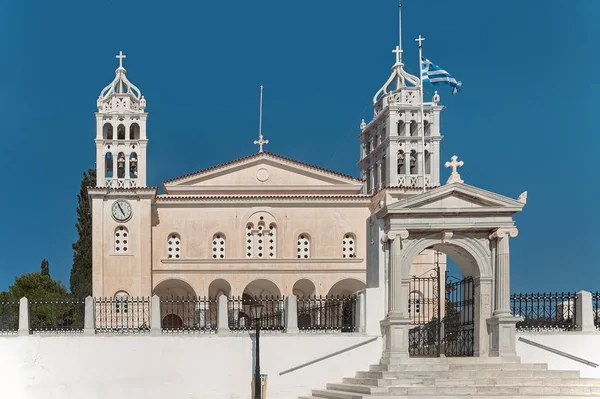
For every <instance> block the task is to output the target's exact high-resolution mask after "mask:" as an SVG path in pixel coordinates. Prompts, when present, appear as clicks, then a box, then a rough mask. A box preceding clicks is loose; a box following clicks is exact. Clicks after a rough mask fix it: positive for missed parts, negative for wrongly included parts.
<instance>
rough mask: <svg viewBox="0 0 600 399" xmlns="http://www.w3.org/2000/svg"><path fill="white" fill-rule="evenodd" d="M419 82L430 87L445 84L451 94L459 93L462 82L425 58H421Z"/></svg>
mask: <svg viewBox="0 0 600 399" xmlns="http://www.w3.org/2000/svg"><path fill="white" fill-rule="evenodd" d="M421 60H422V62H423V67H422V69H421V81H422V82H423V83H431V84H432V85H439V84H446V85H450V87H452V94H456V93H458V92H459V91H460V88H461V86H462V82H459V81H457V80H456V79H454V78H453V77H452V75H450V74H449V73H448V72H447V71H445V70H443V69H442V68H440V67H439V66H437V65H435V64H434V63H433V62H431V61H429V60H428V59H427V58H425V57H422V59H421Z"/></svg>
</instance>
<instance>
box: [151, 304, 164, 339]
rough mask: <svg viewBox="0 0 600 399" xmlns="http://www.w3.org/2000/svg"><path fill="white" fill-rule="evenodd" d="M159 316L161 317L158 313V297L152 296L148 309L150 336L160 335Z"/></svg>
mask: <svg viewBox="0 0 600 399" xmlns="http://www.w3.org/2000/svg"><path fill="white" fill-rule="evenodd" d="M161 316H162V315H161V312H160V297H159V296H158V295H153V296H152V305H151V308H150V334H153V335H160V334H162V326H161V321H162V319H161Z"/></svg>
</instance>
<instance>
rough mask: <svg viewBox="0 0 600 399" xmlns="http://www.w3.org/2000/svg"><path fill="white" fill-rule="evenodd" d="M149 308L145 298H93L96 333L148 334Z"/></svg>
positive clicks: (148, 299) (149, 304)
mask: <svg viewBox="0 0 600 399" xmlns="http://www.w3.org/2000/svg"><path fill="white" fill-rule="evenodd" d="M150 307H151V301H150V298H145V297H141V298H139V297H136V298H133V297H117V298H94V318H95V329H96V333H100V334H119V333H129V334H145V333H149V332H150Z"/></svg>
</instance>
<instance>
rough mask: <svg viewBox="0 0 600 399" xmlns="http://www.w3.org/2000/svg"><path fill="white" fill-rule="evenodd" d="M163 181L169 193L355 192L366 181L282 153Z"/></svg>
mask: <svg viewBox="0 0 600 399" xmlns="http://www.w3.org/2000/svg"><path fill="white" fill-rule="evenodd" d="M163 185H164V188H165V191H166V192H167V193H168V194H181V193H196V194H198V193H203V194H208V193H211V194H217V193H219V194H248V195H252V194H261V193H271V194H274V193H296V194H298V193H307V194H308V193H322V194H323V193H332V194H333V193H335V194H355V193H357V192H358V190H359V189H360V187H361V186H362V182H361V181H360V180H358V179H355V178H353V177H351V176H348V175H344V174H341V173H337V172H334V171H330V170H327V169H323V168H319V167H317V166H313V165H309V164H305V163H303V162H299V161H295V160H293V159H289V158H285V157H281V156H279V155H275V154H271V153H259V154H255V155H252V156H249V157H245V158H240V159H237V160H234V161H231V162H228V163H225V164H222V165H218V166H215V167H212V168H208V169H204V170H201V171H198V172H194V173H190V174H188V175H185V176H181V177H178V178H176V179H172V180H168V181H166V182H164V183H163Z"/></svg>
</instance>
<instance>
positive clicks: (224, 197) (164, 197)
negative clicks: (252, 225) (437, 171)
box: [156, 194, 373, 201]
mask: <svg viewBox="0 0 600 399" xmlns="http://www.w3.org/2000/svg"><path fill="white" fill-rule="evenodd" d="M372 197H373V196H372V195H371V194H353V195H294V194H290V195H168V194H161V195H159V196H157V197H156V199H157V200H163V201H178V200H194V199H198V200H245V199H248V200H250V199H260V200H269V199H275V200H277V199H293V200H295V199H301V200H320V199H332V200H361V199H370V198H372Z"/></svg>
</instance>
